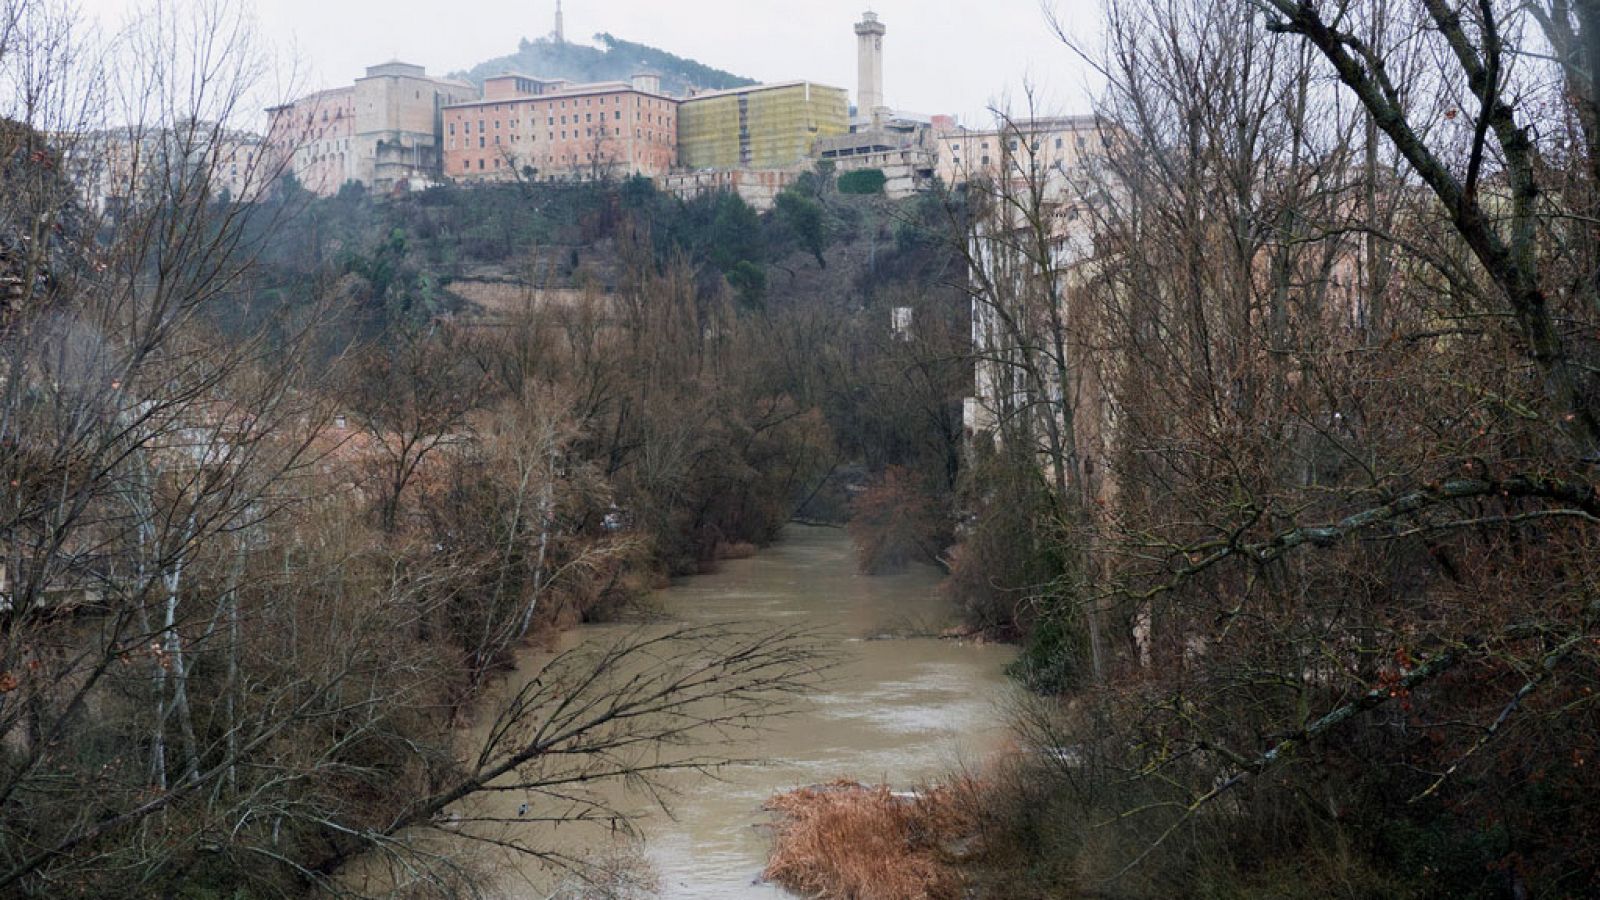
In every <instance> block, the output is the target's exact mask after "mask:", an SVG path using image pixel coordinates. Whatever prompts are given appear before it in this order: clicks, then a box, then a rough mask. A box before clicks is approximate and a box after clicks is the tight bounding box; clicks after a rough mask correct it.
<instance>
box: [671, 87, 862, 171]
mask: <svg viewBox="0 0 1600 900" xmlns="http://www.w3.org/2000/svg"><path fill="white" fill-rule="evenodd" d="M849 130H850V98H849V95H848V94H847V93H846V92H845V90H844V89H843V88H835V87H826V86H824V85H820V84H813V83H811V82H809V81H791V82H785V83H783V84H762V85H755V86H753V87H744V88H734V89H732V90H726V91H713V92H709V93H704V94H698V95H696V96H693V97H690V98H689V99H687V100H685V101H683V103H682V105H680V106H679V107H678V164H679V165H680V166H682V167H683V168H686V169H690V170H699V169H781V168H785V167H788V166H793V165H795V164H797V163H799V162H801V161H803V160H805V159H807V158H808V157H810V156H811V152H812V148H813V146H814V145H815V143H816V141H817V139H818V138H822V137H831V136H833V135H840V134H845V133H846V132H848V131H849Z"/></svg>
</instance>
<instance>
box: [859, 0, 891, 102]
mask: <svg viewBox="0 0 1600 900" xmlns="http://www.w3.org/2000/svg"><path fill="white" fill-rule="evenodd" d="M886 31H888V29H886V28H884V26H883V23H882V22H880V21H878V14H877V13H875V12H872V11H870V10H869V11H867V12H866V13H864V14H863V15H862V16H861V21H859V22H857V23H856V118H858V119H865V120H867V121H869V122H870V121H873V120H875V119H876V118H877V117H878V110H879V109H881V108H882V107H883V105H884V102H883V35H884V33H885V32H886Z"/></svg>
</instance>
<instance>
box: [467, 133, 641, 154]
mask: <svg viewBox="0 0 1600 900" xmlns="http://www.w3.org/2000/svg"><path fill="white" fill-rule="evenodd" d="M607 136H608V135H607V134H606V130H605V129H604V128H600V129H599V131H598V133H596V129H593V128H585V129H584V130H583V134H582V135H580V134H578V130H577V129H576V128H574V129H573V130H572V136H571V138H570V139H571V140H577V139H578V138H580V137H585V138H593V137H601V138H604V137H607ZM609 136H610V137H618V138H619V137H622V129H621V128H613V129H611V133H610V135H609ZM633 136H634V137H635V138H638V139H640V140H646V141H654V140H655V139H656V137H657V135H656V132H654V131H647V130H645V129H643V128H635V129H634V130H633ZM666 136H667V135H666V133H665V132H663V133H662V134H661V135H660V137H661V138H662V139H663V140H664V139H666ZM521 138H522V135H520V134H513V135H512V136H511V143H513V144H516V143H520V142H521ZM538 139H539V135H538V134H537V133H534V134H529V135H528V140H530V141H537V140H538ZM549 140H552V141H554V140H556V132H554V131H552V132H549ZM561 140H563V141H565V140H568V137H567V132H566V131H565V130H563V131H562V132H561ZM471 146H472V139H471V138H468V139H467V140H466V142H465V143H461V144H458V143H457V142H456V139H455V138H451V139H450V149H451V150H456V149H459V148H469V147H471ZM488 146H489V138H488V137H487V136H485V135H481V134H480V135H478V149H480V150H482V149H485V148H487V147H488ZM494 146H496V147H498V146H500V135H498V134H497V135H495V136H494Z"/></svg>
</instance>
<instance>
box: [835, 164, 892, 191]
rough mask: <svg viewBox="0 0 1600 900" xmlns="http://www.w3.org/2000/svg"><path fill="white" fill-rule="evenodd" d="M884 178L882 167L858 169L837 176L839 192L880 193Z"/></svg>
mask: <svg viewBox="0 0 1600 900" xmlns="http://www.w3.org/2000/svg"><path fill="white" fill-rule="evenodd" d="M888 180H889V179H887V178H885V177H884V175H883V170H882V169H858V170H856V171H854V172H846V173H844V174H843V175H840V176H839V193H841V194H881V193H883V185H884V183H885V182H887V181H888Z"/></svg>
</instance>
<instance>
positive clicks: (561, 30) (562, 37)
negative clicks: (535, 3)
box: [555, 0, 567, 44]
mask: <svg viewBox="0 0 1600 900" xmlns="http://www.w3.org/2000/svg"><path fill="white" fill-rule="evenodd" d="M561 18H562V17H561V0H556V32H555V39H556V43H558V44H565V43H566V42H567V27H566V25H565V23H563V22H562V21H561Z"/></svg>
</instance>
